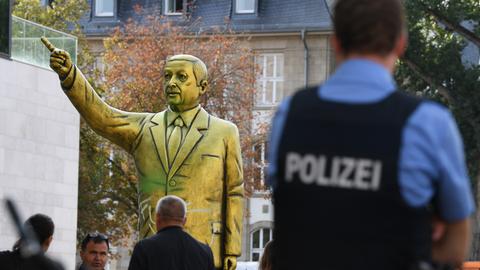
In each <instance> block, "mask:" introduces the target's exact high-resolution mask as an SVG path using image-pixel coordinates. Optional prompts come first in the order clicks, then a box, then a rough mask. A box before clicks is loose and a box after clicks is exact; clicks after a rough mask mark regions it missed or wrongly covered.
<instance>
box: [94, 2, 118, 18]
mask: <svg viewBox="0 0 480 270" xmlns="http://www.w3.org/2000/svg"><path fill="white" fill-rule="evenodd" d="M113 1H114V0H96V1H95V16H113Z"/></svg>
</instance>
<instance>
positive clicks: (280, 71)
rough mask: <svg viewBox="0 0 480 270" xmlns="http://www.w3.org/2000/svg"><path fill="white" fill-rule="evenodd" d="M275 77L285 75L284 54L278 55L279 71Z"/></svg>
mask: <svg viewBox="0 0 480 270" xmlns="http://www.w3.org/2000/svg"><path fill="white" fill-rule="evenodd" d="M275 77H277V78H278V77H283V54H279V55H277V72H276V74H275Z"/></svg>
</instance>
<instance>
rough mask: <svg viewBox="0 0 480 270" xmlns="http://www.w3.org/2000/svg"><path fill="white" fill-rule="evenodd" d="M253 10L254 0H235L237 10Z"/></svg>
mask: <svg viewBox="0 0 480 270" xmlns="http://www.w3.org/2000/svg"><path fill="white" fill-rule="evenodd" d="M254 11H255V0H237V12H242V13H247V12H249V13H253V12H254Z"/></svg>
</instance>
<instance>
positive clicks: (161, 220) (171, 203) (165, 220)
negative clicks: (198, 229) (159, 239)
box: [156, 195, 187, 230]
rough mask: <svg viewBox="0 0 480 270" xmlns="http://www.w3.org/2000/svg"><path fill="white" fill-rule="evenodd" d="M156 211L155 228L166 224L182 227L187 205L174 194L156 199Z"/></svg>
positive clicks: (185, 218)
mask: <svg viewBox="0 0 480 270" xmlns="http://www.w3.org/2000/svg"><path fill="white" fill-rule="evenodd" d="M156 212H157V215H156V225H157V230H161V229H163V228H165V227H168V226H179V227H183V226H184V225H185V222H186V221H187V216H186V215H187V205H186V203H185V201H184V200H182V199H181V198H179V197H177V196H174V195H168V196H165V197H163V198H161V199H160V200H158V203H157V208H156Z"/></svg>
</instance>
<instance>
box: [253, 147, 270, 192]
mask: <svg viewBox="0 0 480 270" xmlns="http://www.w3.org/2000/svg"><path fill="white" fill-rule="evenodd" d="M253 152H254V156H253V170H254V174H253V177H254V178H255V180H256V179H260V180H261V181H262V183H265V178H266V177H267V168H268V162H267V143H266V142H261V143H258V144H256V145H254V146H253Z"/></svg>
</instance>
